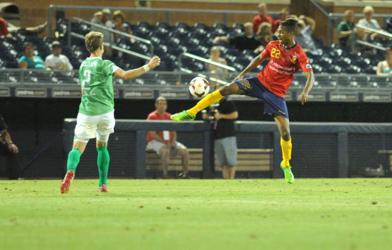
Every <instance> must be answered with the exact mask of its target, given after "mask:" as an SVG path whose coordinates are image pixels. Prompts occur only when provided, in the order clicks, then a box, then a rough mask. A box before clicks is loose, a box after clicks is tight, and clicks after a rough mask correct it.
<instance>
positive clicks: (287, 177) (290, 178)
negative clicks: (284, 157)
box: [280, 163, 294, 184]
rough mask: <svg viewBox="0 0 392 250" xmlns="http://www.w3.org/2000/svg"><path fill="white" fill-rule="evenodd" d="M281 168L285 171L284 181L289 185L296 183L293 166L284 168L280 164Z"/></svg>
mask: <svg viewBox="0 0 392 250" xmlns="http://www.w3.org/2000/svg"><path fill="white" fill-rule="evenodd" d="M280 168H281V169H282V170H283V174H284V179H285V180H286V182H287V183H288V184H293V183H294V174H293V172H292V171H291V166H290V165H289V166H283V163H281V164H280Z"/></svg>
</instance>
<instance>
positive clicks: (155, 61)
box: [148, 56, 161, 69]
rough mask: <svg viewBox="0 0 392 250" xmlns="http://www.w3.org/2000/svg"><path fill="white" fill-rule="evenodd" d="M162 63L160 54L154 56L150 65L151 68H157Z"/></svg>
mask: <svg viewBox="0 0 392 250" xmlns="http://www.w3.org/2000/svg"><path fill="white" fill-rule="evenodd" d="M160 64H161V58H159V57H158V56H153V57H152V58H151V59H150V61H149V62H148V67H150V69H155V68H156V67H158V66H159V65H160Z"/></svg>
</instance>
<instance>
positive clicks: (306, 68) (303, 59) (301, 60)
mask: <svg viewBox="0 0 392 250" xmlns="http://www.w3.org/2000/svg"><path fill="white" fill-rule="evenodd" d="M298 66H299V68H301V70H302V71H303V72H311V71H313V69H312V65H310V62H309V59H308V56H307V55H306V54H305V52H304V51H303V50H301V52H300V54H299V57H298Z"/></svg>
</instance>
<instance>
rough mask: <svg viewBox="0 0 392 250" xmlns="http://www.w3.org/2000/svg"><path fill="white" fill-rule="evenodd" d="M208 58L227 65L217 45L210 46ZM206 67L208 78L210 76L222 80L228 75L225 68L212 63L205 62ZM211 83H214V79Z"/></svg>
mask: <svg viewBox="0 0 392 250" xmlns="http://www.w3.org/2000/svg"><path fill="white" fill-rule="evenodd" d="M210 60H211V61H214V62H217V63H221V64H224V65H227V62H226V60H225V59H224V58H222V57H221V50H220V48H219V47H218V46H214V47H212V48H211V51H210ZM207 69H208V72H209V73H210V78H211V77H212V78H216V79H218V80H223V81H225V80H226V78H227V75H228V72H227V69H224V68H221V67H218V66H216V65H213V64H207ZM211 83H214V81H212V82H211Z"/></svg>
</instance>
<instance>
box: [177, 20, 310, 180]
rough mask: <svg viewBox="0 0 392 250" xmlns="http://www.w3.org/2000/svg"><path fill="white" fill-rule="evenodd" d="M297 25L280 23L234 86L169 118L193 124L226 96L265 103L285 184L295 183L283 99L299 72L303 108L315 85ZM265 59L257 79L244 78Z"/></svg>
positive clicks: (294, 22)
mask: <svg viewBox="0 0 392 250" xmlns="http://www.w3.org/2000/svg"><path fill="white" fill-rule="evenodd" d="M297 23H298V22H297V20H296V19H292V18H291V19H287V20H285V21H283V22H282V23H281V25H280V27H279V29H278V34H277V36H278V40H276V41H272V42H270V43H268V44H267V46H266V48H265V49H264V51H263V52H262V53H261V54H260V55H259V56H257V57H255V58H254V59H253V60H252V62H251V63H250V64H249V65H248V66H247V67H246V68H245V69H244V70H243V71H242V72H241V73H240V74H239V75H238V76H237V77H236V78H235V80H234V81H233V83H231V84H230V85H227V86H225V87H223V88H221V89H219V90H216V91H214V92H212V93H210V94H208V95H207V96H206V97H204V98H203V99H202V100H200V101H199V102H198V103H197V104H196V105H195V106H194V107H193V108H191V109H188V110H184V111H182V112H180V113H177V114H174V115H172V116H171V119H172V120H174V121H182V120H193V119H195V117H196V114H197V113H198V112H200V111H201V110H203V109H205V108H206V107H208V106H209V105H211V104H213V103H216V102H219V101H220V100H221V99H222V98H223V97H225V96H228V95H234V94H236V95H247V96H252V97H256V98H258V99H261V100H262V101H263V102H264V113H266V114H270V115H272V116H273V117H274V120H275V122H276V124H277V126H278V128H279V132H280V135H281V140H280V144H281V148H282V158H283V160H282V162H281V164H280V166H281V168H282V170H283V173H284V176H285V180H286V181H287V182H288V183H293V182H294V175H293V173H292V171H291V165H290V160H291V151H292V143H291V136H290V127H289V114H288V109H287V105H286V101H285V100H284V96H285V94H286V92H287V90H288V88H289V87H290V85H291V82H292V80H293V77H294V76H293V75H294V73H295V72H296V71H298V70H302V71H303V72H304V74H305V75H306V78H307V80H306V85H305V87H304V89H303V91H302V93H301V94H300V96H299V99H300V101H301V103H302V105H303V104H305V102H307V101H308V95H309V92H310V90H311V89H312V87H313V83H314V75H313V71H312V66H311V65H310V64H309V60H308V58H307V56H306V54H305V52H304V51H303V49H302V48H301V46H300V45H299V44H297V43H296V42H295V40H294V37H295V30H296V28H297ZM266 59H269V62H268V64H267V65H266V66H265V67H264V68H263V70H262V71H261V72H260V73H259V74H258V75H257V77H252V78H244V76H245V75H246V74H247V73H249V72H251V71H252V70H253V69H255V68H256V67H257V66H258V65H260V64H261V63H262V62H263V61H264V60H266Z"/></svg>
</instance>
